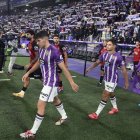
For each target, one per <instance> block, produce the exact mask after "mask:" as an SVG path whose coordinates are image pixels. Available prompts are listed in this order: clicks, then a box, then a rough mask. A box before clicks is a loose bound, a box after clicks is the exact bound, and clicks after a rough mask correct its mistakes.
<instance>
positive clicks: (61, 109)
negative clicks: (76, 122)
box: [53, 96, 68, 125]
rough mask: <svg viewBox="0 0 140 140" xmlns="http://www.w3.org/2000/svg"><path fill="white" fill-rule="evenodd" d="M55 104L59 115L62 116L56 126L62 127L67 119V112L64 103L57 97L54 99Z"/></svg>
mask: <svg viewBox="0 0 140 140" xmlns="http://www.w3.org/2000/svg"><path fill="white" fill-rule="evenodd" d="M53 104H54V105H55V107H56V109H57V111H58V112H59V114H60V115H61V118H60V119H59V120H58V121H57V122H56V123H55V125H61V124H63V123H64V122H65V121H66V119H67V118H68V117H67V114H66V111H65V109H64V106H63V103H62V102H61V100H60V99H59V98H58V96H56V97H55V98H54V101H53Z"/></svg>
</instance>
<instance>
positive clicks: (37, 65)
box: [22, 60, 40, 81]
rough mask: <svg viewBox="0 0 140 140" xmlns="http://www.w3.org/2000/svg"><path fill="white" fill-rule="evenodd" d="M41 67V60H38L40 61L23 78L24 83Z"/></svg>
mask: <svg viewBox="0 0 140 140" xmlns="http://www.w3.org/2000/svg"><path fill="white" fill-rule="evenodd" d="M39 66H40V62H39V60H38V61H37V62H36V63H35V64H34V65H33V67H32V68H31V69H30V70H29V71H28V72H27V73H26V74H25V75H24V76H23V77H22V81H25V80H26V78H28V77H29V75H30V74H31V73H33V72H34V71H36V70H37V69H38V68H39Z"/></svg>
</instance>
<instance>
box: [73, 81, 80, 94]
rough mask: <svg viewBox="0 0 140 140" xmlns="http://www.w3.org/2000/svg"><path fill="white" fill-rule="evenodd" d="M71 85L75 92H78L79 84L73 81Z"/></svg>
mask: <svg viewBox="0 0 140 140" xmlns="http://www.w3.org/2000/svg"><path fill="white" fill-rule="evenodd" d="M71 87H72V89H73V91H74V92H76V93H77V92H78V90H79V86H78V85H77V84H76V83H74V82H72V83H71Z"/></svg>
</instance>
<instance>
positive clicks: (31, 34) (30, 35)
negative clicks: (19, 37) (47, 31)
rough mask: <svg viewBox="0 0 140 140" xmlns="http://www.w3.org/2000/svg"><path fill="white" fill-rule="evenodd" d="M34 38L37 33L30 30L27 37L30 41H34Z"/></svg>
mask: <svg viewBox="0 0 140 140" xmlns="http://www.w3.org/2000/svg"><path fill="white" fill-rule="evenodd" d="M34 36H35V32H34V31H33V30H31V29H29V30H28V31H27V32H26V37H27V38H28V39H32V38H34Z"/></svg>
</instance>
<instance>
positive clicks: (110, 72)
mask: <svg viewBox="0 0 140 140" xmlns="http://www.w3.org/2000/svg"><path fill="white" fill-rule="evenodd" d="M115 48H116V46H115V43H114V41H113V40H109V41H108V42H107V52H105V53H104V54H102V55H101V56H100V57H99V60H97V61H96V62H95V63H94V64H93V65H92V66H90V67H89V68H88V69H87V71H86V72H87V73H88V72H89V71H90V70H92V69H93V68H95V67H96V66H98V65H99V64H100V63H104V71H105V90H104V91H103V94H102V100H101V102H100V104H99V106H98V109H97V111H96V112H95V113H92V114H90V115H89V118H90V119H95V120H97V119H98V118H99V114H100V113H101V111H102V110H103V108H104V107H105V105H106V103H107V101H108V99H109V98H110V101H111V104H112V105H113V108H112V109H111V110H110V111H109V114H115V113H118V112H119V110H118V107H117V103H116V97H115V94H114V90H115V88H116V85H117V82H118V70H117V68H118V67H121V68H122V73H123V75H124V79H125V89H128V86H129V82H128V75H127V70H126V68H125V63H124V61H123V58H122V56H121V55H120V53H118V52H116V51H115Z"/></svg>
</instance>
